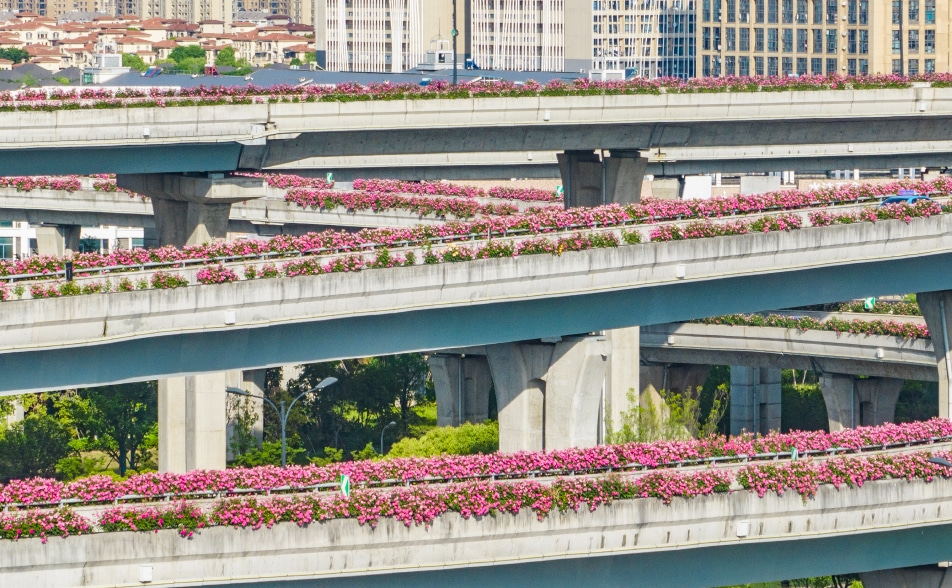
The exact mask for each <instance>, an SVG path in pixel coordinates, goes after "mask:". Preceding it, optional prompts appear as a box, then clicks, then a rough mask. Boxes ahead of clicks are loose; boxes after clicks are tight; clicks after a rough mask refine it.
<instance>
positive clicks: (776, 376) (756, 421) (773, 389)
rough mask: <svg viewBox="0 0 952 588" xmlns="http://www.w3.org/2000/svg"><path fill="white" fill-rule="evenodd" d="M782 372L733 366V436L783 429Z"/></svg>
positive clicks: (775, 369)
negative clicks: (781, 425) (781, 418)
mask: <svg viewBox="0 0 952 588" xmlns="http://www.w3.org/2000/svg"><path fill="white" fill-rule="evenodd" d="M780 377H781V371H780V370H779V369H777V368H757V367H746V366H738V365H732V366H731V415H730V418H731V429H730V431H731V435H740V434H741V433H743V432H745V431H746V432H748V433H759V434H761V435H765V434H767V433H769V432H770V431H779V430H780V414H781V412H780V410H781V404H780V398H781V386H780Z"/></svg>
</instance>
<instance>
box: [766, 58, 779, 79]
mask: <svg viewBox="0 0 952 588" xmlns="http://www.w3.org/2000/svg"><path fill="white" fill-rule="evenodd" d="M767 75H768V76H778V75H780V60H779V59H777V58H776V57H768V58H767Z"/></svg>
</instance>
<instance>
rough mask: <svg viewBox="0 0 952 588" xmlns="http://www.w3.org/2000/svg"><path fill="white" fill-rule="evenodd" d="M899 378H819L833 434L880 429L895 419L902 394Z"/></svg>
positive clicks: (829, 376) (838, 376) (830, 376)
mask: <svg viewBox="0 0 952 588" xmlns="http://www.w3.org/2000/svg"><path fill="white" fill-rule="evenodd" d="M902 384H903V380H901V379H899V378H864V379H854V378H853V377H852V376H843V375H839V374H829V375H825V376H821V377H820V391H821V392H822V393H823V401H824V402H825V403H826V412H827V415H828V418H829V423H830V431H831V432H833V431H842V430H843V429H851V428H854V427H859V426H873V425H881V424H883V423H887V422H889V421H892V420H893V419H894V418H895V415H896V401H897V400H898V399H899V392H900V391H901V390H902Z"/></svg>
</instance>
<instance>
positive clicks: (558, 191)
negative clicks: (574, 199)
mask: <svg viewBox="0 0 952 588" xmlns="http://www.w3.org/2000/svg"><path fill="white" fill-rule="evenodd" d="M555 195H556V196H564V195H565V188H563V187H562V186H556V187H555Z"/></svg>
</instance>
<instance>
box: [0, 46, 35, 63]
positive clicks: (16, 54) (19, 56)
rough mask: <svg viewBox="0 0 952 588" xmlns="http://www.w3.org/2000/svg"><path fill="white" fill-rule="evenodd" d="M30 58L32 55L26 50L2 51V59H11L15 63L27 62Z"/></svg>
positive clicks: (0, 57)
mask: <svg viewBox="0 0 952 588" xmlns="http://www.w3.org/2000/svg"><path fill="white" fill-rule="evenodd" d="M29 58H30V54H29V53H28V52H27V51H26V49H13V48H7V49H0V59H9V60H10V61H12V62H13V63H20V62H21V61H26V60H27V59H29Z"/></svg>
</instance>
